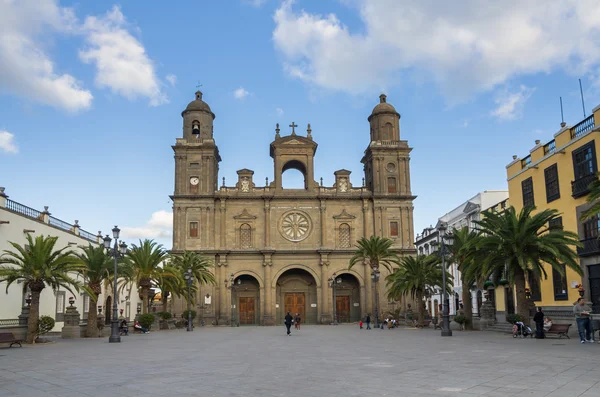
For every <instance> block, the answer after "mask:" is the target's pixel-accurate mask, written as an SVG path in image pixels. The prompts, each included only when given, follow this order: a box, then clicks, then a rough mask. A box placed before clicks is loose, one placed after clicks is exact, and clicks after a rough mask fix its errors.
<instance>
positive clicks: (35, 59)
mask: <svg viewBox="0 0 600 397" xmlns="http://www.w3.org/2000/svg"><path fill="white" fill-rule="evenodd" d="M75 30H76V18H75V16H74V14H73V12H72V10H71V9H69V8H64V7H60V6H58V5H57V4H56V1H53V0H21V1H0V65H1V66H0V90H2V91H5V92H8V93H11V94H14V95H17V96H20V97H22V98H26V99H27V100H31V101H34V102H38V103H42V104H45V105H50V106H53V107H55V108H59V109H65V110H67V111H72V112H75V111H78V110H82V109H88V108H89V107H90V106H91V104H92V99H93V96H92V94H91V93H90V91H88V90H86V89H84V88H82V86H81V83H80V82H78V81H77V79H76V78H75V77H73V76H72V75H70V74H67V73H62V74H61V73H60V72H59V71H57V67H56V65H55V63H54V62H53V61H52V59H51V57H50V56H49V55H48V53H47V50H46V49H45V48H44V44H45V42H46V40H48V36H52V35H53V34H56V33H60V34H72V33H74V31H75Z"/></svg>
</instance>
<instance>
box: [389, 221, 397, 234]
mask: <svg viewBox="0 0 600 397" xmlns="http://www.w3.org/2000/svg"><path fill="white" fill-rule="evenodd" d="M390 237H398V222H396V221H394V222H390Z"/></svg>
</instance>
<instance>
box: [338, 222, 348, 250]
mask: <svg viewBox="0 0 600 397" xmlns="http://www.w3.org/2000/svg"><path fill="white" fill-rule="evenodd" d="M339 233H340V248H350V225H348V224H347V223H342V224H341V225H340V232H339Z"/></svg>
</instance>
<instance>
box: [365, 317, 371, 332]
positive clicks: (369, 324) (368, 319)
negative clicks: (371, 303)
mask: <svg viewBox="0 0 600 397" xmlns="http://www.w3.org/2000/svg"><path fill="white" fill-rule="evenodd" d="M365 323H367V329H371V315H370V314H367V320H366V321H365Z"/></svg>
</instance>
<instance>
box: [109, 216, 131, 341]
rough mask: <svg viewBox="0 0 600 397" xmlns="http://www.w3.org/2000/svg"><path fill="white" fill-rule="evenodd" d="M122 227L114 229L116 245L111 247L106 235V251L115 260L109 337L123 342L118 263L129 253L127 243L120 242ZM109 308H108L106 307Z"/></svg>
mask: <svg viewBox="0 0 600 397" xmlns="http://www.w3.org/2000/svg"><path fill="white" fill-rule="evenodd" d="M120 232H121V229H119V228H118V227H117V226H115V227H114V228H113V229H112V233H113V238H114V239H115V245H114V247H112V248H111V246H110V243H111V238H110V237H108V234H107V235H106V237H104V248H106V253H107V255H108V256H112V257H113V259H114V261H115V272H114V280H113V315H112V321H111V326H110V329H111V331H110V337H109V338H108V342H109V343H120V342H121V333H120V332H119V318H118V314H117V311H118V307H117V263H118V260H119V258H123V257H124V256H125V254H126V253H127V244H125V243H124V242H122V241H121V244H119V233H120ZM106 310H108V308H106Z"/></svg>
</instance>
